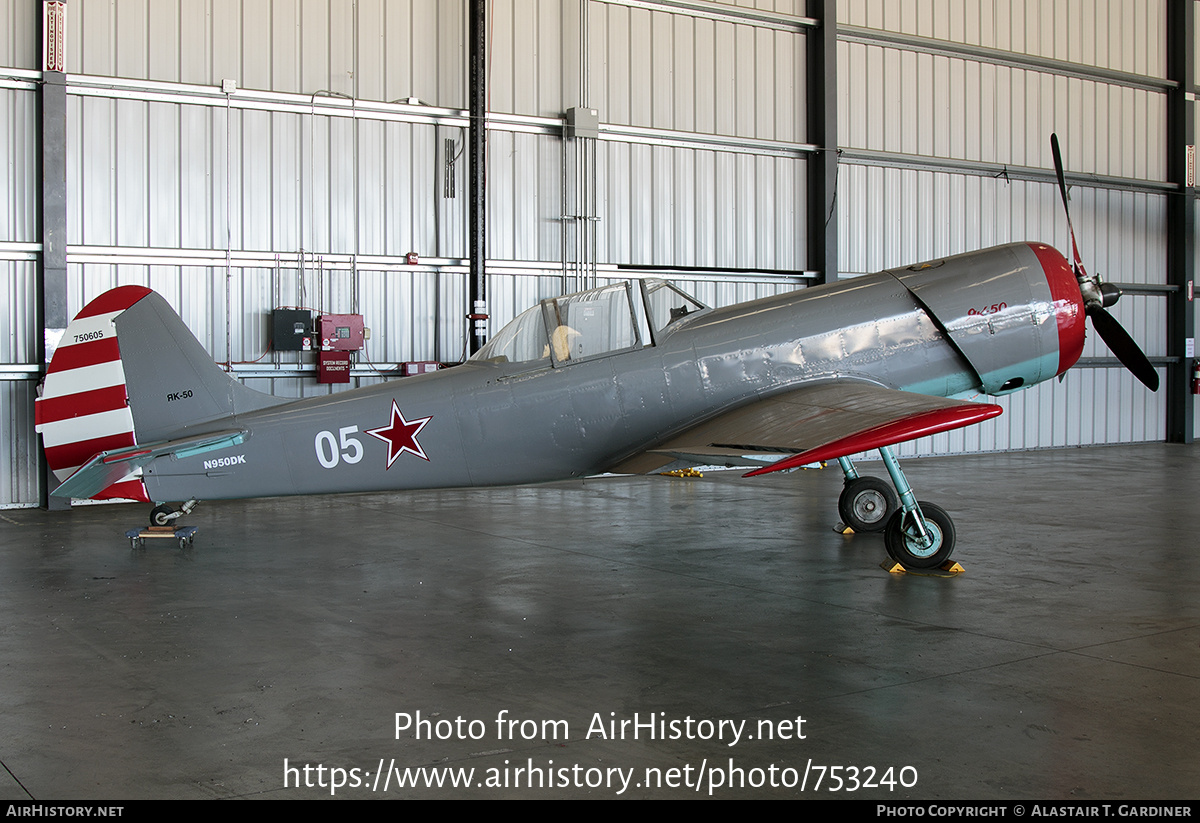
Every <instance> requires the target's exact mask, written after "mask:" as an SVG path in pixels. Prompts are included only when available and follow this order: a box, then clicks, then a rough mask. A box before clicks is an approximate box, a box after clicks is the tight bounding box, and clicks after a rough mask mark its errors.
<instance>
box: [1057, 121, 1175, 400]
mask: <svg viewBox="0 0 1200 823" xmlns="http://www.w3.org/2000/svg"><path fill="white" fill-rule="evenodd" d="M1050 150H1051V152H1052V153H1053V155H1054V173H1055V174H1056V175H1057V176H1058V193H1059V195H1061V196H1062V202H1063V211H1064V212H1066V215H1067V229H1068V230H1069V231H1070V232H1071V253H1072V254H1073V255H1074V261H1073V263H1072V268H1073V270H1074V272H1075V279H1076V280H1077V281H1078V282H1079V292H1080V294H1082V295H1083V306H1084V309H1085V310H1086V311H1087V316H1088V317H1089V318H1091V321H1092V326H1093V328H1095V329H1096V333H1097V334H1098V335H1100V339H1101V340H1103V341H1104V344H1105V345H1106V346H1108V348H1109V349H1110V350H1111V351H1112V353H1113V354H1115V355H1116V356H1117V359H1118V360H1120V361H1121V363H1122V365H1124V366H1125V368H1127V369H1129V371H1130V372H1131V373H1132V374H1133V376H1134V377H1136V378H1137V379H1138V380H1140V381H1142V383H1144V384H1145V385H1146V387H1147V388H1148V389H1150V391H1158V372H1156V371H1155V370H1154V366H1153V365H1151V364H1150V360H1149V358H1147V357H1146V355H1145V353H1144V352H1143V351H1142V350H1141V349H1140V348H1139V347H1138V344H1137V343H1135V342H1134V340H1133V338H1132V337H1130V336H1129V332H1127V331H1125V329H1124V328H1122V326H1121V324H1120V323H1118V322H1117V320H1116V318H1115V317H1113V316H1112V315H1111V314H1109V313H1108V311H1107V309H1106V308H1105V307H1106V306H1111V305H1112V304H1113V303H1116V302H1117V300H1118V299H1119V298H1120V297H1121V290H1120V289H1118V288H1117V287H1116V286H1114V285H1112V284H1110V283H1102V282H1101V281H1100V278H1099V277H1098V276H1093V275H1089V274H1088V273H1087V272H1086V271H1085V270H1084V268H1083V260H1082V259H1081V258H1080V256H1079V245H1078V244H1077V243H1076V242H1075V227H1074V226H1073V225H1072V224H1071V207H1070V205H1069V204H1068V203H1067V181H1066V177H1065V176H1064V175H1063V162H1062V152H1060V151H1059V149H1058V135H1057V134H1051V135H1050Z"/></svg>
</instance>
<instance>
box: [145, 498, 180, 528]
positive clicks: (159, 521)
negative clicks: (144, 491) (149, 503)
mask: <svg viewBox="0 0 1200 823" xmlns="http://www.w3.org/2000/svg"><path fill="white" fill-rule="evenodd" d="M174 511H175V510H174V509H172V508H171V507H170V506H168V505H166V504H165V503H164V504H160V505H158V506H155V507H154V508H153V509H151V510H150V525H151V526H166V525H167V524H169V523H170V522H171V518H169V517H168V516H167V515H169V514H171V513H172V512H174Z"/></svg>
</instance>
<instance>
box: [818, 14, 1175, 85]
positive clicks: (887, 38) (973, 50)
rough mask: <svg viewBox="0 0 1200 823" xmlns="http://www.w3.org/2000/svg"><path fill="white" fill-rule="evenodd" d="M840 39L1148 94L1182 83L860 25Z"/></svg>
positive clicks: (840, 28)
mask: <svg viewBox="0 0 1200 823" xmlns="http://www.w3.org/2000/svg"><path fill="white" fill-rule="evenodd" d="M838 40H844V41H846V42H848V43H862V44H864V45H869V46H896V47H899V48H902V49H905V50H908V51H917V52H923V53H925V54H938V55H942V56H945V57H963V58H970V59H972V60H975V61H978V62H981V63H992V64H994V65H999V66H1011V67H1013V68H1021V69H1028V68H1034V69H1041V70H1045V71H1047V72H1049V73H1051V74H1054V75H1056V76H1061V77H1077V78H1080V79H1083V80H1098V81H1100V82H1103V83H1108V84H1111V85H1116V86H1125V87H1128V88H1135V89H1142V90H1145V91H1158V92H1166V91H1168V90H1169V89H1174V88H1178V86H1179V83H1177V82H1176V81H1174V80H1167V79H1165V78H1158V77H1149V76H1145V75H1140V74H1132V73H1130V72H1124V71H1117V70H1115V69H1105V68H1100V67H1099V66H1088V65H1084V64H1082V63H1072V62H1068V61H1066V60H1055V59H1053V58H1049V57H1037V56H1034V55H1030V54H1021V53H1018V52H1007V51H1001V50H1000V49H992V48H988V47H986V46H974V45H970V44H968V43H955V42H953V41H950V40H938V39H935V38H932V37H920V36H918V35H913V34H901V33H899V32H891V31H883V30H881V29H868V28H863V27H860V26H846V25H841V26H838Z"/></svg>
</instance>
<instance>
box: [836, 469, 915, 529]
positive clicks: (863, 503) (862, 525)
mask: <svg viewBox="0 0 1200 823" xmlns="http://www.w3.org/2000/svg"><path fill="white" fill-rule="evenodd" d="M899 508H900V498H899V497H898V496H897V495H896V492H895V491H894V490H893V489H892V486H891V484H890V483H888V482H886V481H884V480H880V479H879V478H878V477H857V478H855V479H854V480H850V481H847V483H846V485H845V486H844V487H843V488H842V496H841V497H839V498H838V514H840V515H841V517H842V522H843V523H845V524H846V525H847V526H849V527H850V528H852V529H854V530H855V531H856V532H881V531H883V530H884V529H886V528H887V524H888V521H889V520H891V517H892V513H893V512H895V511H896V510H897V509H899Z"/></svg>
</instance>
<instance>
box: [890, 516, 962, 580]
mask: <svg viewBox="0 0 1200 823" xmlns="http://www.w3.org/2000/svg"><path fill="white" fill-rule="evenodd" d="M917 505H918V506H920V507H921V513H922V514H924V515H925V528H926V530H927V531H928V532H929V534H930V536H931V537H932V538H933V543H932V544H931V545H929V546H924V545H922V542H921V537H920V535H919V534H918V533H917V532H916V530H915V529H913V528H912V527H911V526H909V527H903V526H902V525H901V524H902V523H904V522H905V517H904V512H903V510H900V511H897V512H896V513H895V514H893V515H892V517H891V519H890V520H888V524H887V529H886V530H885V531H884V533H883V544H884V546H886V547H887V553H888V556H889V557H891V558H892V559H893V560H895V561H896V562H897V563H899V564H900V565H902V566H905V567H906V568H910V569H935V568H937V567H938V566H940V565H942V564H943V563H945V562H946V560H947V559H949V557H950V555H951V554H952V553H953V552H954V522H953V521H952V520H951V519H950V515H948V514H946V512H945V510H944V509H943V508H942V507H941V506H935V505H933V504H932V503H924V502H920V501H918V503H917Z"/></svg>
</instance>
